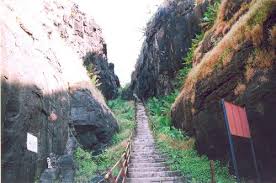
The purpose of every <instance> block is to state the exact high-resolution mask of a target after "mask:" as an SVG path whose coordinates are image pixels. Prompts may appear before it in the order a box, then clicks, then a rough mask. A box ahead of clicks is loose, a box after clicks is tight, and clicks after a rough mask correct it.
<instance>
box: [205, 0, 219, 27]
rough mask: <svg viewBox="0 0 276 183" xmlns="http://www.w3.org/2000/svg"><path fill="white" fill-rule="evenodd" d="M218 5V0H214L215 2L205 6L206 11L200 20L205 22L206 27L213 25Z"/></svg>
mask: <svg viewBox="0 0 276 183" xmlns="http://www.w3.org/2000/svg"><path fill="white" fill-rule="evenodd" d="M219 5H220V0H215V2H214V3H213V4H212V5H211V6H208V7H207V11H206V12H205V13H204V15H203V20H202V21H203V23H205V24H206V28H207V29H209V28H211V27H212V26H213V25H214V23H215V20H216V18H217V12H218V9H219Z"/></svg>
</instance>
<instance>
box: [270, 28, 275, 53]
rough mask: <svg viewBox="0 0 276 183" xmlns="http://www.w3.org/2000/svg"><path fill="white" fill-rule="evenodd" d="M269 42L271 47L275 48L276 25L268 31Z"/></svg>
mask: <svg viewBox="0 0 276 183" xmlns="http://www.w3.org/2000/svg"><path fill="white" fill-rule="evenodd" d="M270 41H271V44H272V46H273V47H274V48H275V47H276V25H274V26H273V27H272V29H271V30H270Z"/></svg>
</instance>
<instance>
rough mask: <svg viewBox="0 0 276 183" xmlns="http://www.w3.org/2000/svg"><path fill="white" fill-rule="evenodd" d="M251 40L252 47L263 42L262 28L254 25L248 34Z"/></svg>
mask: <svg viewBox="0 0 276 183" xmlns="http://www.w3.org/2000/svg"><path fill="white" fill-rule="evenodd" d="M250 36H251V40H252V42H253V45H254V46H256V47H257V46H260V45H261V43H262V41H263V27H262V26H261V25H259V24H258V25H256V26H255V27H254V28H253V29H252V31H251V32H250Z"/></svg>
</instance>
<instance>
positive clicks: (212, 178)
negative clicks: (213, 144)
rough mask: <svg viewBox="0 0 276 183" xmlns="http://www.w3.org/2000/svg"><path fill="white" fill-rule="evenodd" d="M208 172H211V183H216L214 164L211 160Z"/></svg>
mask: <svg viewBox="0 0 276 183" xmlns="http://www.w3.org/2000/svg"><path fill="white" fill-rule="evenodd" d="M210 171H211V183H216V175H215V164H214V161H213V160H210Z"/></svg>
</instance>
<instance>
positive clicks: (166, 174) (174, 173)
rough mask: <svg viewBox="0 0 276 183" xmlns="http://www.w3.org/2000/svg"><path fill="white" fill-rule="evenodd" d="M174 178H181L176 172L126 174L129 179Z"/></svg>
mask: <svg viewBox="0 0 276 183" xmlns="http://www.w3.org/2000/svg"><path fill="white" fill-rule="evenodd" d="M174 176H175V177H176V176H181V174H180V172H176V171H161V172H154V171H153V172H128V177H129V178H143V177H174Z"/></svg>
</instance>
